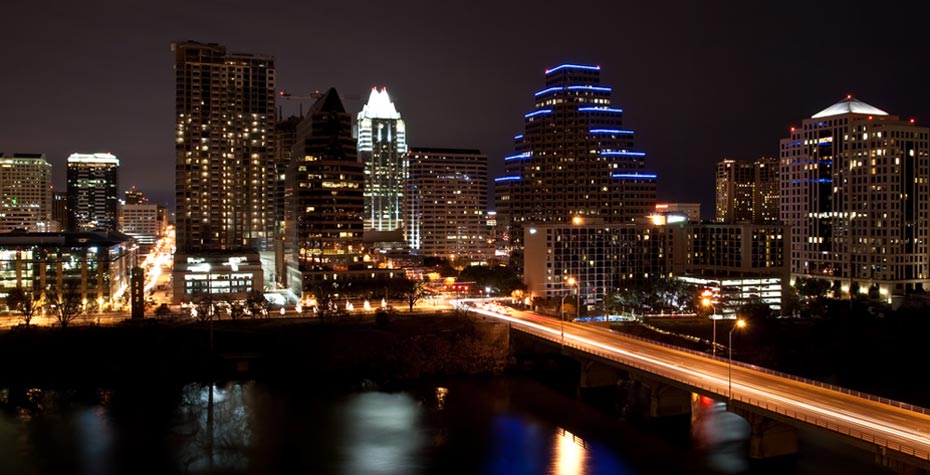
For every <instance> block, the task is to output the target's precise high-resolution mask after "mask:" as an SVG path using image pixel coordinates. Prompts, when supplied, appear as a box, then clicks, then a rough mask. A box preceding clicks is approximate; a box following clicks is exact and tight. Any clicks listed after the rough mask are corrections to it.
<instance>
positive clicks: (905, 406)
mask: <svg viewBox="0 0 930 475" xmlns="http://www.w3.org/2000/svg"><path fill="white" fill-rule="evenodd" d="M614 333H615V334H616V335H619V336H621V337H623V338H630V339H633V340H638V341H642V342H645V343H649V344H652V345H656V346H662V347H665V348H671V349H673V350H676V351H681V352H683V353H689V354H693V355H697V356H702V357H704V358H710V359H715V360H717V361H720V362H721V363H729V359H728V358H724V357H721V356H715V355H708V354H707V353H705V352H703V351H697V350H692V349H689V348H683V347H681V346H676V345H671V344H668V343H663V342H660V341H655V340H650V339H649V338H644V337H641V336H637V335H629V334H626V333H619V332H614ZM733 366H739V367H742V368H746V369H751V370H753V371H759V372H761V373H766V374H770V375H772V376H778V377H780V378H785V379H790V380H792V381H797V382H800V383H804V384H810V385H811V386H816V387H819V388H824V389H829V390H831V391H836V392H839V393H842V394H848V395H850V396H853V397H857V398H860V399H867V400H869V401H874V402H877V403H879V404H885V405H888V406H892V407H897V408H900V409H904V410H907V411H914V412H918V413H920V414H925V415H930V409H928V408H925V407H921V406H916V405H914V404H908V403H906V402H901V401H897V400H894V399H889V398H886V397H881V396H876V395H874V394H869V393H866V392H862V391H856V390H855V389H849V388H844V387H842V386H836V385H833V384H830V383H825V382H823V381H817V380H815V379H808V378H804V377H801V376H795V375H793V374H789V373H782V372H781V371H776V370H774V369H769V368H765V367H762V366H756V365H754V364H749V363H743V362H741V361H736V360H733Z"/></svg>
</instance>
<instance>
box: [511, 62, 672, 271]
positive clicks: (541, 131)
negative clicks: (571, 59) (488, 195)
mask: <svg viewBox="0 0 930 475" xmlns="http://www.w3.org/2000/svg"><path fill="white" fill-rule="evenodd" d="M600 69H601V68H600V67H599V66H584V65H576V64H563V65H561V66H557V67H554V68H552V69H549V70H547V71H546V87H545V88H544V89H542V90H540V91H538V92H536V93H535V94H534V97H535V107H534V109H533V110H532V111H530V112H528V113H527V114H525V115H524V116H523V117H524V123H525V130H524V132H523V133H522V134H519V135H517V136H516V137H514V143H515V148H516V153H515V154H513V155H511V156H509V157H505V158H504V161H505V175H504V176H501V177H498V178H496V179H495V188H496V193H497V197H496V201H497V203H496V207H497V210H496V211H497V217H498V226H499V227H503V228H504V232H505V233H506V235H505V236H506V238H509V241H510V247H511V252H512V258H513V261H514V263H515V264H517V265H519V264H520V263H521V262H522V257H521V250H522V247H523V243H522V240H523V227H524V225H525V224H527V223H564V222H571V220H572V218H573V217H577V216H581V217H597V218H600V219H601V220H602V221H603V222H604V223H607V224H611V223H622V222H631V221H632V220H634V219H635V218H640V217H643V216H646V215H647V214H650V213H652V211H653V210H654V209H655V195H656V175H655V174H653V173H650V172H648V171H646V161H645V156H646V154H645V153H644V152H641V151H637V150H635V149H634V147H633V131H632V130H629V129H624V128H623V110H622V109H619V108H616V107H614V106H613V105H612V104H611V98H610V96H611V92H612V90H611V88H609V87H605V86H602V85H601V84H600ZM562 277H563V276H557V277H556V278H557V279H561V278H562Z"/></svg>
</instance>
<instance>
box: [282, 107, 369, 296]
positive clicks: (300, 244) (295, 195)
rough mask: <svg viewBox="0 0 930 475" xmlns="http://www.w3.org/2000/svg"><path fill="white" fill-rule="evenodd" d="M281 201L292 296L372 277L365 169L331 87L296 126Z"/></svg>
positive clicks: (348, 120)
mask: <svg viewBox="0 0 930 475" xmlns="http://www.w3.org/2000/svg"><path fill="white" fill-rule="evenodd" d="M291 157H292V159H291V164H290V167H289V168H288V171H287V174H286V177H287V187H286V190H287V196H286V197H285V201H286V206H285V220H286V223H287V224H286V226H285V230H286V233H287V238H286V240H285V246H286V247H285V255H286V260H287V272H288V285H289V287H290V288H291V289H292V290H294V292H295V293H298V294H303V293H304V292H308V293H309V292H315V291H317V290H319V289H320V288H322V287H324V286H327V288H331V287H328V286H331V285H332V284H333V283H335V284H336V286H337V288H338V286H340V285H343V283H344V281H348V280H352V279H362V278H370V274H371V272H369V271H368V269H369V268H370V262H369V261H368V260H366V259H365V256H364V251H365V250H364V245H363V241H362V234H363V223H364V220H363V215H364V211H365V203H364V196H363V191H364V186H365V174H364V165H362V163H361V162H359V161H358V155H357V151H356V148H355V139H354V138H353V137H352V117H351V116H350V115H349V114H348V113H346V111H345V108H344V107H343V105H342V101H341V100H340V99H339V95H338V93H337V92H336V90H335V89H330V90H328V91H327V92H326V93H325V94H324V95H323V96H322V97H321V98H320V99H318V100H317V101H316V103H314V104H313V106H312V107H311V108H310V111H309V113H308V114H307V115H306V116H305V117H304V118H303V120H302V121H301V122H300V124H299V125H298V126H297V137H296V141H295V144H294V149H293V152H292V154H291Z"/></svg>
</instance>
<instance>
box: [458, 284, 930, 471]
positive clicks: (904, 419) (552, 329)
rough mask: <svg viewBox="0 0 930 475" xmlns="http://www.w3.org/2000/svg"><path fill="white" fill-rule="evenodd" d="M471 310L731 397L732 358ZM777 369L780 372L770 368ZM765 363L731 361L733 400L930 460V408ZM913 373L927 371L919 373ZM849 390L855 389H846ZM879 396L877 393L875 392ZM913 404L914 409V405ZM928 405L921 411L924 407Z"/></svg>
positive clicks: (472, 305) (472, 304) (537, 318)
mask: <svg viewBox="0 0 930 475" xmlns="http://www.w3.org/2000/svg"><path fill="white" fill-rule="evenodd" d="M458 304H459V305H467V306H468V307H469V310H471V311H474V312H477V313H480V314H483V315H486V316H490V317H494V318H498V319H501V320H505V321H508V322H511V323H512V324H513V326H514V327H516V328H519V329H521V330H523V331H525V332H527V333H530V334H533V335H535V336H537V337H540V338H545V339H547V340H550V341H552V342H555V343H562V342H563V341H564V345H565V346H567V347H571V348H574V349H576V350H581V351H584V352H587V353H590V354H594V355H597V356H600V357H602V358H606V359H609V360H611V361H615V362H618V363H620V364H621V365H624V366H628V367H632V368H637V369H639V370H642V371H646V372H648V373H651V374H654V375H658V376H661V377H662V378H665V379H668V380H671V381H675V382H677V383H678V384H679V385H682V386H685V387H688V388H690V389H692V390H693V391H695V392H699V393H703V394H707V395H709V396H711V397H715V398H716V399H718V400H721V401H726V400H727V399H728V397H727V396H728V395H729V383H730V380H729V379H728V360H727V359H726V358H719V357H718V358H712V357H710V356H709V355H705V354H702V353H697V352H690V351H687V350H681V349H676V348H673V347H669V346H664V345H661V344H656V343H650V342H648V341H644V340H639V339H636V338H633V337H630V336H627V335H623V334H621V333H618V332H614V331H612V330H609V329H606V328H602V327H598V326H594V325H591V324H584V323H573V322H564V337H563V333H562V332H563V324H562V323H560V321H559V320H558V319H555V318H550V317H545V316H541V315H538V314H535V313H532V312H525V311H518V310H513V309H503V308H501V307H491V308H489V309H483V308H479V307H477V306H476V305H478V304H479V303H478V302H477V301H467V300H463V301H458ZM772 373H774V372H772ZM772 373H769V372H767V370H762V369H753V368H751V367H748V365H747V366H741V365H738V364H734V365H733V366H732V396H731V397H732V400H733V401H738V402H740V403H742V404H744V405H748V406H754V407H756V408H759V409H761V411H759V412H760V413H762V414H765V413H766V412H774V413H777V414H779V415H781V416H782V419H785V418H788V419H791V420H796V421H801V422H805V423H808V424H813V425H815V426H819V427H822V428H825V429H827V430H829V431H833V432H837V433H840V434H844V435H847V436H850V437H853V438H855V439H859V440H861V441H865V442H868V443H871V444H875V445H878V446H880V447H886V448H887V449H889V450H892V451H895V452H900V453H902V454H906V455H909V456H912V457H916V458H918V459H920V460H922V461H930V415H928V414H927V413H925V412H930V411H927V410H926V409H921V408H913V407H911V406H908V405H901V407H899V405H896V404H894V402H893V401H891V402H887V401H885V402H883V401H878V400H873V399H870V396H869V395H862V394H859V393H856V392H854V391H851V392H850V391H848V390H843V389H841V388H831V387H820V386H818V385H817V384H819V383H814V382H812V381H802V380H796V379H794V378H793V377H787V376H788V375H779V374H772ZM915 377H921V376H920V375H918V374H915ZM847 392H850V394H847ZM871 398H874V396H871ZM912 409H913V410H912ZM922 411H923V412H922Z"/></svg>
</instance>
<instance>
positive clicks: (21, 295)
mask: <svg viewBox="0 0 930 475" xmlns="http://www.w3.org/2000/svg"><path fill="white" fill-rule="evenodd" d="M6 303H7V305H8V306H9V307H10V308H13V309H15V310H16V311H17V312H19V314H20V316H21V317H22V319H23V323H24V324H25V325H26V326H27V327H28V326H29V324H30V322H32V317H34V316H35V314H36V312H37V311H38V310H39V308H41V307H42V292H36V291H32V290H25V289H23V288H22V287H16V288H15V289H13V290H11V291H10V294H9V295H8V296H7V298H6Z"/></svg>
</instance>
